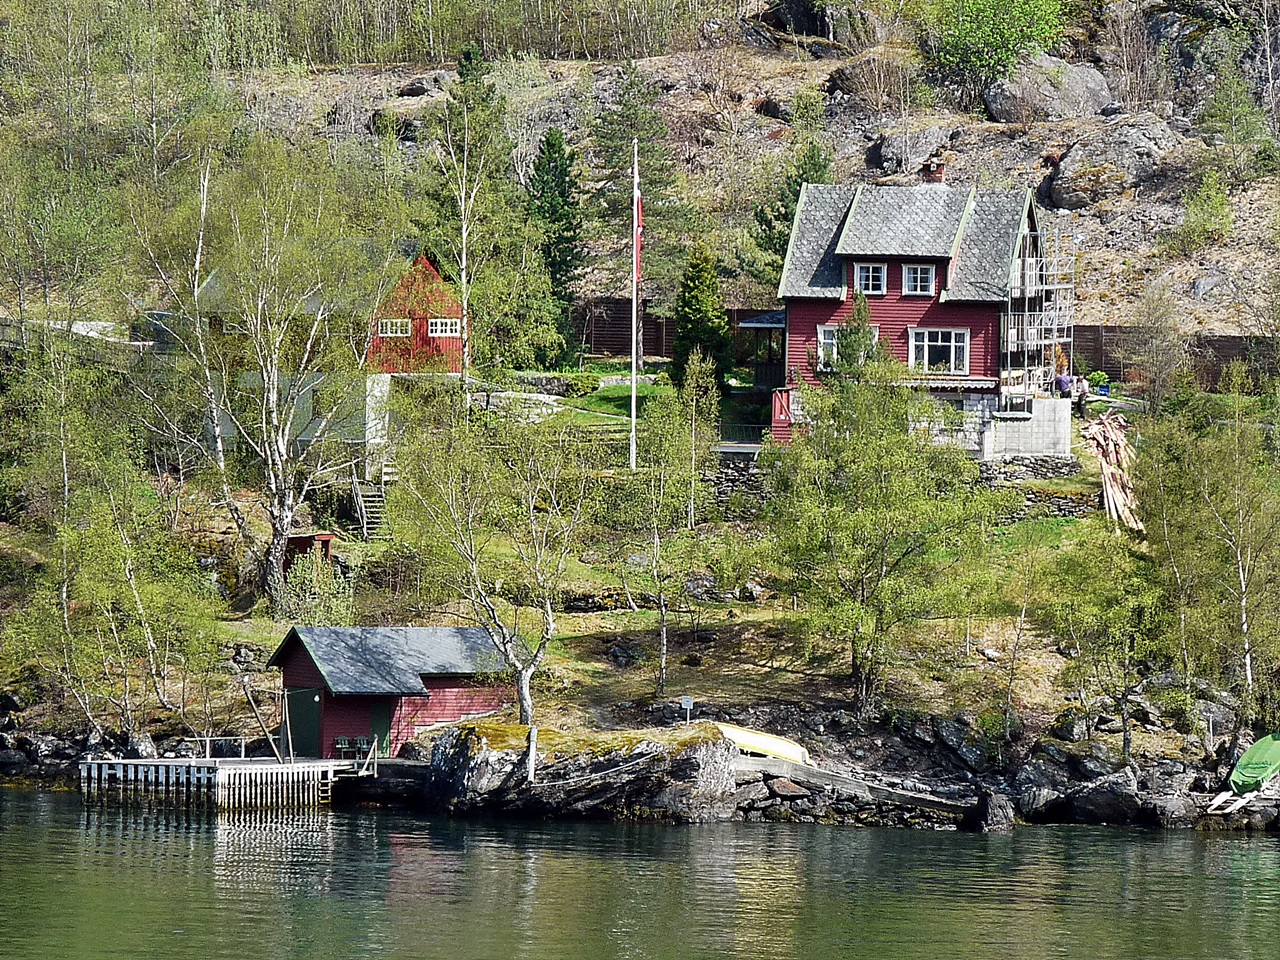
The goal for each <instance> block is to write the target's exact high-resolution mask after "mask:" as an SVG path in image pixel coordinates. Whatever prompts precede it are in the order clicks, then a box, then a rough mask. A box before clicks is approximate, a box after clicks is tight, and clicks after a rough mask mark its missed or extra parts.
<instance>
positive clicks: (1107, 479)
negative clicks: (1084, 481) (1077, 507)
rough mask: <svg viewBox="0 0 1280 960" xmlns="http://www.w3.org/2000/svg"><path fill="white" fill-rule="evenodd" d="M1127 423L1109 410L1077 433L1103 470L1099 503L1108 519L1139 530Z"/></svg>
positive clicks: (1140, 522)
mask: <svg viewBox="0 0 1280 960" xmlns="http://www.w3.org/2000/svg"><path fill="white" fill-rule="evenodd" d="M1128 432H1129V421H1127V420H1126V419H1125V418H1124V416H1123V415H1122V414H1119V413H1116V412H1115V411H1114V410H1108V411H1106V412H1105V413H1103V414H1102V416H1100V417H1098V418H1097V419H1096V420H1090V421H1088V422H1087V423H1085V425H1084V426H1083V427H1081V428H1080V434H1081V436H1083V437H1084V439H1085V443H1087V444H1088V445H1089V451H1090V452H1091V453H1092V454H1093V455H1094V456H1095V457H1097V458H1098V464H1099V465H1100V466H1101V468H1102V504H1103V506H1104V507H1105V508H1106V510H1107V516H1109V517H1111V519H1112V520H1114V521H1115V522H1116V523H1122V524H1124V525H1125V526H1126V527H1128V528H1129V529H1130V530H1136V531H1141V530H1142V529H1143V527H1142V521H1141V520H1139V519H1138V504H1137V500H1136V499H1135V498H1134V495H1133V481H1132V480H1130V478H1129V470H1130V468H1131V467H1132V466H1133V447H1132V446H1130V444H1129V438H1128V437H1127V436H1126V434H1127V433H1128Z"/></svg>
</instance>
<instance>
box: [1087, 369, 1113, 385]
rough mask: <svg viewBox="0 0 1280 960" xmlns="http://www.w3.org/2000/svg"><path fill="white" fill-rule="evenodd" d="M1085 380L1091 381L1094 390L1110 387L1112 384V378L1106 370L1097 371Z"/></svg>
mask: <svg viewBox="0 0 1280 960" xmlns="http://www.w3.org/2000/svg"><path fill="white" fill-rule="evenodd" d="M1085 379H1086V380H1088V381H1089V386H1090V387H1092V388H1093V389H1094V390H1097V389H1098V388H1099V387H1105V386H1108V385H1109V384H1110V383H1111V377H1109V376H1108V375H1107V372H1106V371H1105V370H1095V371H1093V373H1091V374H1089V376H1087V377H1086V378H1085Z"/></svg>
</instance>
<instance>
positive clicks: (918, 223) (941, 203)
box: [836, 186, 969, 257]
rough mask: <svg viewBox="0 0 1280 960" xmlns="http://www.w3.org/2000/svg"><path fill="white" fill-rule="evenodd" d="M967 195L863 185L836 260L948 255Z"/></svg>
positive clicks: (932, 188)
mask: <svg viewBox="0 0 1280 960" xmlns="http://www.w3.org/2000/svg"><path fill="white" fill-rule="evenodd" d="M968 206H969V191H968V190H955V189H947V188H946V187H938V186H927V187H863V188H862V189H861V190H859V191H858V196H857V199H856V200H854V202H853V209H852V210H850V211H849V216H848V218H847V219H846V220H845V224H844V231H843V232H842V233H841V234H840V242H839V244H838V245H837V246H836V253H838V254H840V255H841V256H842V257H949V256H951V252H952V251H953V250H954V249H955V242H956V235H957V234H958V233H959V232H960V227H961V225H962V222H963V220H964V214H965V210H966V209H967V208H968Z"/></svg>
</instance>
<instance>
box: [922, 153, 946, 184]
mask: <svg viewBox="0 0 1280 960" xmlns="http://www.w3.org/2000/svg"><path fill="white" fill-rule="evenodd" d="M920 179H921V180H923V181H924V182H925V183H946V182H947V161H946V160H945V159H944V158H943V156H942V153H941V152H938V153H935V154H934V155H933V156H932V157H930V158H929V159H928V160H926V161H925V162H924V165H923V166H921V168H920Z"/></svg>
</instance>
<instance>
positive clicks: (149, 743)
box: [124, 731, 160, 760]
mask: <svg viewBox="0 0 1280 960" xmlns="http://www.w3.org/2000/svg"><path fill="white" fill-rule="evenodd" d="M124 755H125V757H127V758H128V759H130V760H155V759H156V758H157V757H159V756H160V752H159V751H158V750H156V742H155V741H154V740H152V739H151V734H149V733H140V732H136V731H135V732H134V733H131V734H129V742H128V744H127V745H126V746H125V748H124Z"/></svg>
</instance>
